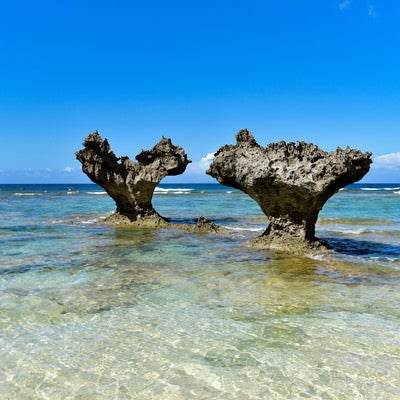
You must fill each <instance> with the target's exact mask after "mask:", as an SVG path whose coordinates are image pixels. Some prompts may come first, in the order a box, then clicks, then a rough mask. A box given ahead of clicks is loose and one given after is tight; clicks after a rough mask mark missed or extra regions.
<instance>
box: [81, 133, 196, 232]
mask: <svg viewBox="0 0 400 400" xmlns="http://www.w3.org/2000/svg"><path fill="white" fill-rule="evenodd" d="M83 146H84V148H83V149H82V150H79V151H77V152H76V153H75V155H76V158H77V159H78V160H79V161H80V162H81V164H82V170H83V172H84V173H85V174H86V175H87V176H88V177H89V178H90V179H91V180H92V181H93V182H95V183H97V184H98V185H100V186H101V187H103V188H104V190H105V191H106V192H107V193H108V194H109V195H110V196H111V197H112V198H113V200H114V201H115V203H116V205H117V210H116V213H115V214H113V215H112V216H111V217H110V220H111V221H112V222H116V223H132V222H134V223H137V224H139V225H150V226H154V225H160V224H161V225H162V224H165V223H167V220H166V219H165V218H163V217H162V216H160V215H159V214H158V213H157V211H156V210H155V209H154V208H153V205H152V197H153V193H154V189H155V188H156V186H157V185H158V184H159V183H160V181H161V180H162V179H163V178H164V177H166V176H167V175H179V174H182V173H183V172H184V171H185V169H186V166H187V165H188V164H189V163H190V162H191V161H190V160H188V158H187V155H186V153H185V151H184V150H183V148H182V147H179V146H175V145H173V144H172V142H171V139H168V138H165V137H162V139H161V140H160V141H159V142H158V143H157V144H156V145H155V146H154V147H153V148H152V149H151V150H142V151H141V153H140V154H138V155H137V156H136V160H137V162H135V161H132V160H130V159H129V158H128V157H127V156H124V157H116V156H115V154H114V153H113V152H112V151H111V149H110V145H109V143H108V141H107V139H105V140H103V139H102V138H101V137H100V135H99V133H98V132H97V131H96V132H94V133H91V134H89V135H88V136H87V137H86V138H85V141H84V142H83Z"/></svg>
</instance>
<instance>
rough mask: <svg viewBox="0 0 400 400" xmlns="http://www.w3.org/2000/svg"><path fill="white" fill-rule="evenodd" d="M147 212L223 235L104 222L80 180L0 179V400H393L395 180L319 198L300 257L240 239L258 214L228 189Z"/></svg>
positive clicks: (399, 201)
mask: <svg viewBox="0 0 400 400" xmlns="http://www.w3.org/2000/svg"><path fill="white" fill-rule="evenodd" d="M153 204H154V207H155V208H156V210H157V211H158V212H159V213H160V214H161V215H163V216H165V217H169V218H171V220H172V221H173V222H176V223H180V222H189V223H190V222H193V221H195V219H196V218H197V217H198V216H200V215H204V216H206V217H208V218H209V219H211V220H213V221H214V222H216V223H218V224H220V225H223V226H225V227H227V228H229V229H228V230H227V232H226V233H222V234H197V233H189V232H186V231H182V230H176V229H158V230H157V229H143V230H138V229H132V228H127V227H117V226H111V225H107V224H104V223H103V220H104V218H105V217H106V216H107V215H108V214H109V213H110V212H112V211H114V209H115V205H114V203H113V201H112V200H111V199H110V198H109V197H108V196H107V195H106V194H105V192H104V191H103V189H102V188H100V187H98V186H96V185H92V184H87V185H0V211H1V222H0V243H1V244H0V360H1V362H0V398H1V399H4V400H8V399H23V400H26V399H51V400H57V399H63V400H65V399H85V400H91V399H115V400H116V399H118V400H119V399H121V400H122V399H145V400H151V399H162V400H168V399H174V400H175V399H182V400H188V399H193V400H194V399H223V400H225V399H227V400H230V399H232V400H233V399H246V400H247V399H257V400H258V399H304V398H309V399H340V400H342V399H400V335H399V332H400V184H398V185H390V184H384V185H372V184H368V185H367V184H355V185H351V186H348V187H346V188H344V189H343V190H341V191H340V192H339V193H337V194H336V195H335V196H333V197H332V198H331V199H330V200H329V201H328V202H327V204H326V205H325V207H324V209H323V210H322V212H321V213H320V217H319V220H318V225H317V236H318V237H319V238H321V239H323V240H325V241H326V242H328V244H329V245H330V246H331V247H332V249H333V250H334V252H333V253H332V254H327V255H321V256H315V257H313V258H307V257H295V256H291V255H288V254H285V253H281V252H279V251H274V250H259V249H257V250H256V249H253V248H251V247H249V246H247V244H246V240H247V239H250V238H252V237H255V236H257V235H259V234H261V233H262V231H263V230H264V229H265V228H266V226H267V219H266V217H265V216H264V215H263V214H262V212H261V211H260V210H259V208H258V206H257V204H256V203H255V202H254V201H253V200H252V199H250V197H248V196H247V195H245V194H243V193H241V192H239V191H237V190H234V189H231V188H228V187H224V186H221V185H218V184H179V185H178V184H176V185H173V184H169V185H160V187H159V188H157V189H156V193H155V195H154V198H153Z"/></svg>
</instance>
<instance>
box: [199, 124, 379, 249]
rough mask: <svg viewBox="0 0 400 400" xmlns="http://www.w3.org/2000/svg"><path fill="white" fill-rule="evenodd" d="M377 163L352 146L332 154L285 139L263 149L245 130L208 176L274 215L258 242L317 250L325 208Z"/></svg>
mask: <svg viewBox="0 0 400 400" xmlns="http://www.w3.org/2000/svg"><path fill="white" fill-rule="evenodd" d="M371 162H372V161H371V153H368V152H367V153H362V152H361V151H359V150H353V149H350V148H346V149H344V150H343V149H341V148H337V149H336V151H331V152H326V151H323V150H321V149H320V148H319V147H317V146H316V145H314V144H311V143H305V142H298V143H292V142H290V143H286V142H283V141H282V142H278V143H271V144H269V145H268V146H266V147H261V146H260V145H259V144H258V143H257V142H256V140H255V139H254V137H253V135H252V134H251V133H250V132H249V131H248V130H247V129H244V130H241V131H239V132H238V133H237V135H236V144H235V145H225V146H223V147H221V148H220V149H219V150H218V151H217V153H216V154H215V157H214V160H213V162H212V163H211V165H210V168H209V169H208V170H207V172H206V173H207V174H209V175H211V176H212V177H214V178H216V179H217V180H218V182H220V183H221V184H223V185H227V186H231V187H234V188H237V189H240V190H242V191H243V192H245V193H247V194H248V195H249V196H250V197H251V198H253V199H254V200H255V201H256V202H257V203H258V204H259V206H260V207H261V209H262V211H263V212H264V214H265V215H266V216H267V217H268V219H269V222H270V223H269V226H268V228H267V229H266V231H265V232H264V233H263V235H262V236H261V237H259V238H257V239H256V240H254V243H255V244H257V245H262V246H264V245H265V246H269V245H272V246H276V247H281V248H284V249H287V248H288V246H289V247H290V246H292V247H293V248H299V247H301V248H302V247H304V246H305V247H309V248H315V247H317V246H318V245H319V242H318V240H317V239H316V237H315V224H316V222H317V219H318V213H319V212H320V211H321V209H322V207H323V205H324V204H325V203H326V201H327V200H328V199H329V198H330V197H331V196H332V195H333V194H335V193H336V192H337V191H338V190H339V189H341V188H343V187H344V186H346V185H348V184H351V183H353V182H356V181H358V180H360V179H361V178H362V177H363V176H364V175H365V174H366V173H367V172H368V171H369V168H370V164H371Z"/></svg>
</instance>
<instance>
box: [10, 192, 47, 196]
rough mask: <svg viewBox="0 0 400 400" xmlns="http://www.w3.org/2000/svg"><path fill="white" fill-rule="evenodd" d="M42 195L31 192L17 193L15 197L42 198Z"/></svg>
mask: <svg viewBox="0 0 400 400" xmlns="http://www.w3.org/2000/svg"><path fill="white" fill-rule="evenodd" d="M41 195H42V194H41V193H31V192H16V193H14V196H41Z"/></svg>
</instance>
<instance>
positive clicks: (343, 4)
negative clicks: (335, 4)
mask: <svg viewBox="0 0 400 400" xmlns="http://www.w3.org/2000/svg"><path fill="white" fill-rule="evenodd" d="M350 5H351V1H350V0H344V1H341V2H340V3H339V10H345V9H346V8H349V7H350Z"/></svg>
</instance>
